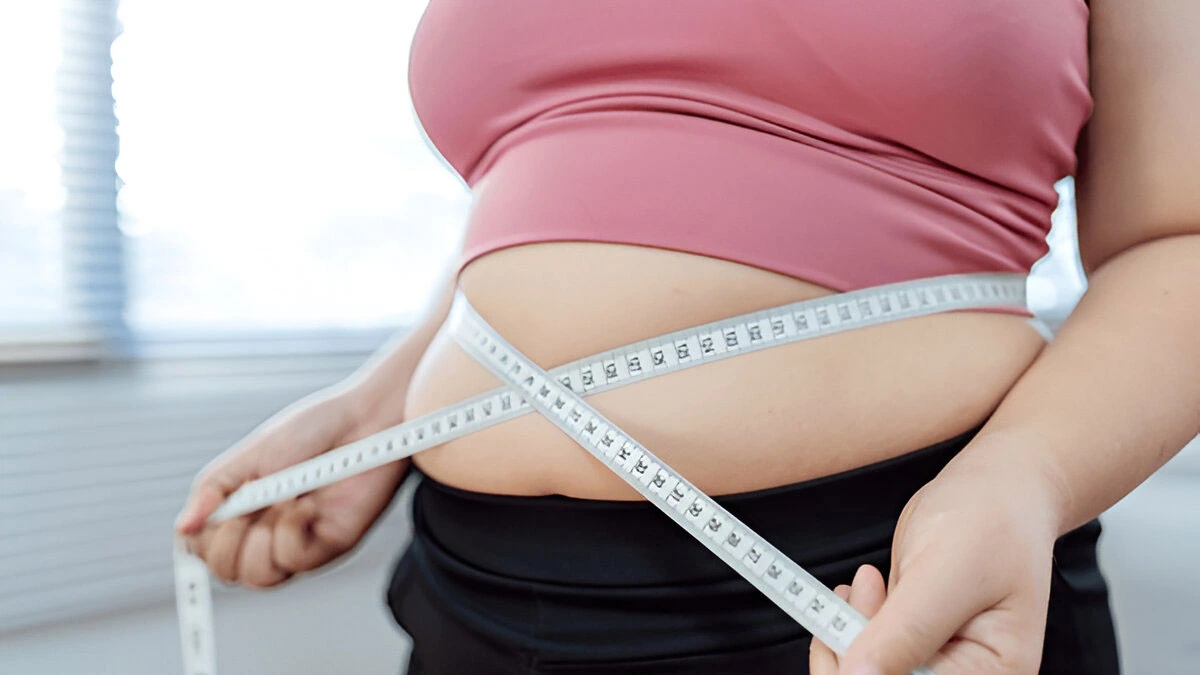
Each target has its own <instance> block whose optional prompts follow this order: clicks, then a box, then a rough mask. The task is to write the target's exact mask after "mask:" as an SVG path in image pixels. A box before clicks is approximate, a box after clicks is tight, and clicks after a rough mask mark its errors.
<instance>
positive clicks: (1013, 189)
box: [409, 0, 1092, 291]
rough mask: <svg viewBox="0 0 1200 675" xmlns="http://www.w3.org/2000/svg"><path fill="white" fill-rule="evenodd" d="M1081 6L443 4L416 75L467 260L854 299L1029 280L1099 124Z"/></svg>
mask: <svg viewBox="0 0 1200 675" xmlns="http://www.w3.org/2000/svg"><path fill="white" fill-rule="evenodd" d="M1087 21H1088V9H1087V6H1086V5H1085V3H1084V1H1083V0H970V1H966V0H926V1H922V2H898V1H897V0H859V1H858V2H830V1H829V0H778V1H770V0H602V1H601V0H505V1H501V0H432V1H431V2H430V4H429V7H428V9H427V10H426V12H425V16H424V17H423V18H422V20H421V24H420V26H419V28H418V31H417V34H416V37H415V38H414V40H413V45H412V52H411V61H410V71H409V78H410V84H411V90H412V96H413V102H414V105H415V108H416V111H417V113H418V115H419V117H420V119H421V122H422V124H423V126H424V127H425V130H426V132H427V134H428V136H429V138H430V140H431V141H432V142H433V143H434V144H435V145H436V147H437V148H438V149H439V150H440V151H441V153H442V154H443V156H444V157H445V158H446V160H447V161H448V162H449V163H450V164H451V165H452V166H453V167H454V168H455V169H456V170H457V171H458V172H459V174H461V175H462V177H463V178H464V179H465V180H466V182H467V183H468V185H470V186H471V188H472V192H473V196H474V202H473V206H472V210H471V215H470V220H469V223H468V227H467V233H466V238H465V243H464V256H463V259H462V264H464V265H465V264H466V263H467V262H469V261H470V260H472V259H474V258H476V257H478V256H480V255H484V254H486V253H488V252H491V251H495V250H497V249H500V248H503V247H507V246H514V245H519V244H527V243H533V242H546V241H569V240H575V241H596V242H613V243H625V244H638V245H643V246H653V247H659V248H665V249H673V250H678V251H686V252H690V253H697V254H701V255H705V256H710V257H715V258H722V259H726V260H732V261H736V262H739V263H744V264H747V265H753V266H756V267H760V268H764V269H768V270H772V271H775V272H780V273H783V274H786V275H789V276H792V277H795V278H799V279H803V280H806V281H810V282H812V283H816V284H819V285H822V286H826V287H829V288H832V289H835V290H839V291H846V290H852V289H856V288H862V287H867V286H873V285H877V284H883V283H889V282H894V281H901V280H906V279H913V278H920V277H930V276H937V275H942V274H951V273H960V272H979V271H1008V272H1028V271H1029V268H1030V266H1031V265H1032V264H1033V263H1034V261H1036V260H1037V259H1038V258H1039V257H1041V256H1042V255H1043V254H1044V253H1045V251H1046V244H1045V235H1046V233H1047V231H1048V230H1049V227H1050V214H1051V212H1052V211H1053V209H1054V207H1055V203H1056V199H1057V196H1056V193H1055V191H1054V187H1053V185H1054V183H1055V181H1056V180H1057V179H1059V178H1061V177H1063V176H1065V175H1068V174H1070V173H1071V172H1072V171H1073V170H1074V167H1075V152H1074V146H1075V142H1076V139H1077V137H1078V135H1079V131H1080V129H1081V127H1082V125H1083V124H1084V122H1085V120H1086V119H1087V117H1088V115H1089V114H1090V112H1091V105H1092V100H1091V97H1090V95H1089V93H1088V88H1087Z"/></svg>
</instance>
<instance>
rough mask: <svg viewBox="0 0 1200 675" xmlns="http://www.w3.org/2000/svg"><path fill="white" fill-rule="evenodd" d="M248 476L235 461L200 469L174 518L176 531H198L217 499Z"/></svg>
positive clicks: (218, 502) (221, 500) (216, 505)
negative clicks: (181, 507) (185, 500)
mask: <svg viewBox="0 0 1200 675" xmlns="http://www.w3.org/2000/svg"><path fill="white" fill-rule="evenodd" d="M249 479H250V475H249V473H248V471H247V470H246V469H240V468H239V467H238V466H237V464H236V463H234V464H231V465H228V466H222V467H220V468H216V467H214V468H213V469H211V470H206V471H204V472H203V473H202V474H201V475H200V477H199V479H198V480H197V481H196V484H195V486H194V487H193V488H192V491H191V493H190V494H189V495H188V499H187V502H186V503H185V504H184V505H183V509H182V510H181V511H180V512H179V516H178V517H176V519H175V530H176V532H178V533H179V534H182V535H185V536H187V535H194V534H197V533H198V532H200V530H202V529H203V528H204V523H205V522H206V521H207V520H208V517H209V515H211V514H212V512H213V511H215V510H216V508H217V507H218V506H220V505H221V502H223V501H225V498H226V497H228V496H229V495H230V493H232V492H233V491H234V490H236V489H237V488H238V487H239V486H240V485H241V484H242V483H244V482H246V481H247V480H249Z"/></svg>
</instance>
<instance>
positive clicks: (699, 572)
mask: <svg viewBox="0 0 1200 675" xmlns="http://www.w3.org/2000/svg"><path fill="white" fill-rule="evenodd" d="M974 433H975V430H971V431H968V432H967V433H964V434H960V435H959V436H956V437H954V438H951V439H948V440H944V441H942V442H939V443H935V444H933V445H931V446H928V447H926V448H923V449H920V450H917V451H914V452H910V453H906V454H904V455H902V456H900V457H896V458H893V459H891V460H887V461H884V462H880V463H877V464H872V465H869V466H864V467H860V468H857V469H852V470H849V471H845V472H841V473H838V474H835V475H831V476H825V477H822V478H818V479H812V480H808V481H803V482H800V483H794V484H789V485H783V486H777V487H774V488H768V489H763V490H755V491H750V492H741V493H736V494H728V495H724V496H721V497H717V498H716V499H717V501H718V502H720V503H721V504H722V505H723V506H724V507H725V508H727V509H729V511H730V512H732V513H733V514H734V515H736V516H737V517H738V518H741V519H742V520H743V521H744V522H745V523H746V524H747V525H749V526H750V527H751V528H753V529H754V530H755V531H757V532H759V533H760V534H763V535H764V536H767V537H768V538H770V540H771V542H772V543H773V544H774V545H776V546H778V547H779V548H780V549H781V550H783V551H784V552H785V553H788V554H789V555H791V556H794V557H793V559H794V560H796V561H797V562H798V563H800V564H801V565H802V566H804V567H806V568H808V567H810V566H811V567H813V568H818V569H819V568H820V566H821V565H822V564H826V563H829V562H831V561H835V560H837V561H843V560H845V559H848V558H856V557H859V556H862V555H868V554H870V553H873V552H876V551H878V550H879V549H881V548H886V547H887V546H888V545H889V544H890V541H891V536H892V534H893V532H894V530H895V526H896V520H897V519H898V518H899V516H900V513H901V511H902V510H903V509H904V506H905V504H906V503H907V502H908V500H909V499H910V498H911V497H912V495H913V494H914V493H915V492H916V491H917V490H919V489H920V488H921V487H922V486H923V485H925V484H926V483H928V482H929V481H930V480H932V479H933V478H934V477H935V476H936V475H937V473H938V472H939V471H941V469H942V468H943V467H944V466H945V465H946V463H947V462H949V461H950V459H951V458H953V457H954V455H956V454H957V453H958V452H959V451H960V450H961V449H962V448H963V447H964V446H965V445H966V444H967V442H969V441H970V439H971V438H972V437H973V436H974ZM495 450H496V451H497V452H504V451H506V449H502V448H496V449H495ZM738 463H739V462H738V461H737V460H736V458H732V457H731V458H728V460H727V464H728V465H729V466H730V467H731V468H733V467H735V466H736V465H737V464H738ZM413 503H414V506H413V513H414V522H415V527H416V529H417V530H418V531H420V532H422V533H423V535H422V536H423V537H425V538H433V539H434V540H435V542H436V545H437V547H438V548H440V549H441V550H442V551H444V552H446V553H449V554H451V555H452V556H454V557H455V558H456V559H458V560H460V561H462V562H463V563H466V564H467V565H470V566H473V567H475V568H478V569H481V570H486V571H488V572H489V573H492V574H496V575H500V576H503V577H509V578H514V579H525V580H537V581H539V582H544V583H560V584H583V585H588V586H597V587H603V586H648V585H658V584H686V583H702V582H709V581H717V580H724V579H735V578H738V577H737V574H736V573H735V572H734V571H733V570H731V569H729V567H728V566H726V565H725V564H724V563H723V562H722V561H721V560H720V559H719V558H717V557H715V556H713V555H710V554H708V553H707V552H706V551H704V550H703V549H702V548H701V547H699V546H697V545H696V542H695V541H694V540H693V539H692V538H691V537H690V536H689V535H688V534H687V533H686V532H684V531H683V530H682V529H680V528H679V527H678V526H677V525H676V524H675V523H673V522H671V521H670V520H669V519H667V518H664V517H663V516H662V514H661V513H659V512H658V511H657V509H656V508H655V507H653V506H652V505H650V504H648V503H645V502H630V501H622V500H603V499H578V498H572V497H565V496H562V495H546V496H538V497H515V496H509V495H496V494H488V493H479V492H474V491H469V490H462V489H459V488H455V487H452V486H449V485H445V484H443V483H440V482H438V481H436V480H433V479H430V478H428V477H427V476H426V477H424V479H423V480H422V482H421V483H420V484H419V485H418V487H417V490H416V493H415V496H414V502H413ZM585 541H586V542H592V543H595V544H596V545H599V542H614V543H615V542H622V541H625V542H636V543H638V544H645V543H647V542H653V545H649V546H645V545H638V546H622V545H612V546H606V547H605V548H604V555H603V556H597V555H595V550H594V549H593V547H592V546H590V545H586V544H585Z"/></svg>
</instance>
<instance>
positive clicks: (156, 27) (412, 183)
mask: <svg viewBox="0 0 1200 675" xmlns="http://www.w3.org/2000/svg"><path fill="white" fill-rule="evenodd" d="M422 8H423V3H411V2H394V1H393V0H346V1H344V2H339V3H336V5H329V4H305V3H299V4H291V5H287V6H286V7H285V6H283V5H281V4H280V3H278V2H273V1H272V2H268V1H267V0H241V1H239V2H233V1H232V0H212V1H211V2H206V3H175V2H171V3H164V2H158V1H156V0H123V1H122V2H120V4H119V7H118V2H117V0H60V1H58V2H51V1H49V0H46V1H41V0H39V1H38V2H13V3H0V92H2V93H0V96H2V97H3V98H2V100H3V102H4V104H3V105H0V360H9V361H12V360H16V361H37V362H41V361H47V360H50V361H61V360H70V361H76V360H79V359H81V358H84V359H87V360H89V361H94V362H93V363H87V364H77V363H65V364H64V363H54V364H49V365H48V364H42V363H35V364H32V365H29V364H26V365H22V366H20V367H12V366H8V365H5V364H0V402H2V404H0V563H2V564H0V587H2V588H4V589H6V594H5V602H4V603H0V634H2V633H4V632H5V631H6V630H11V629H15V628H21V627H28V626H33V625H37V624H39V623H45V622H48V621H55V620H58V619H62V618H66V617H75V616H78V615H80V614H86V613H89V612H99V611H103V612H111V611H113V609H114V608H119V607H122V606H129V605H135V604H142V603H150V602H162V601H164V600H166V599H167V598H168V597H169V590H170V588H171V583H170V574H171V566H170V546H169V543H168V542H169V539H170V533H171V520H172V518H173V516H174V514H175V513H176V511H177V510H178V508H179V507H180V505H181V502H182V499H183V498H184V496H185V495H186V494H187V489H188V485H189V483H190V482H191V479H192V476H193V475H194V474H195V472H196V471H197V470H198V469H199V468H200V467H201V466H202V465H203V464H204V463H205V462H207V461H208V460H210V459H211V458H212V457H213V456H215V455H216V454H217V453H219V452H220V451H222V450H224V449H225V448H226V447H228V446H229V445H230V444H231V443H233V442H235V441H236V440H237V439H238V438H240V437H241V436H242V435H244V434H245V433H246V432H247V431H249V430H250V429H252V428H253V427H254V426H255V425H256V424H258V423H260V422H261V421H262V420H263V419H264V418H266V417H267V416H269V415H270V414H271V413H273V412H275V411H276V410H278V409H280V408H282V407H284V406H285V405H287V404H288V403H291V402H292V401H295V400H296V399H298V398H300V397H302V396H304V395H306V394H309V393H311V392H313V391H315V390H318V389H320V388H321V387H324V386H327V385H329V384H331V383H333V382H336V381H337V380H338V379H340V378H342V377H344V376H345V375H346V374H348V373H349V372H351V371H352V370H353V369H354V368H355V367H356V366H357V365H358V364H360V363H361V362H362V360H363V358H364V356H365V354H366V352H368V351H370V350H371V349H373V348H374V347H375V346H377V345H378V343H379V342H380V341H381V340H382V339H383V338H384V337H385V336H386V335H388V334H389V333H391V332H393V330H394V329H395V327H396V326H400V325H403V324H404V323H405V322H406V320H407V318H408V317H409V316H411V314H412V313H413V312H414V311H416V310H417V309H418V308H420V307H421V306H422V305H423V304H424V302H425V300H426V297H427V296H428V294H429V292H430V291H431V287H432V284H433V283H434V280H435V278H436V276H437V272H438V270H439V269H440V268H441V267H442V266H443V265H444V264H445V263H446V262H447V261H448V260H449V258H450V257H451V256H452V254H453V250H454V249H455V247H456V244H457V241H458V238H459V237H460V233H461V229H462V224H463V222H464V220H465V217H464V216H465V212H466V208H467V204H468V200H469V194H468V192H467V190H466V189H465V187H464V186H463V185H462V184H461V182H460V181H459V180H458V179H457V178H456V177H455V176H454V175H453V174H452V173H451V172H450V171H449V170H448V169H447V168H446V167H445V166H443V165H442V164H441V163H440V162H439V160H438V158H437V156H436V154H434V153H433V152H431V151H430V149H429V147H428V146H427V145H426V143H425V141H424V140H423V135H422V133H421V131H420V129H419V127H418V125H417V124H416V120H415V118H414V115H413V113H412V111H411V106H410V104H409V101H408V94H407V87H406V81H407V78H406V71H407V63H406V55H407V50H408V44H409V42H410V40H411V34H412V31H413V30H414V29H415V26H416V23H417V20H418V17H419V15H420V12H421V11H422ZM118 120H119V122H118ZM118 141H119V143H118ZM118 151H119V152H118ZM98 525H102V526H103V527H101V528H100V529H97V528H98ZM2 640H3V637H2V636H0V641H2Z"/></svg>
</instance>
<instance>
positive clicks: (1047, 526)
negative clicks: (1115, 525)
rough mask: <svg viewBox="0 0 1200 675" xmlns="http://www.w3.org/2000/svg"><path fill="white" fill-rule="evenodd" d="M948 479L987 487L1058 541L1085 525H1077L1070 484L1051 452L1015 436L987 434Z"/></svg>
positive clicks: (954, 464)
mask: <svg viewBox="0 0 1200 675" xmlns="http://www.w3.org/2000/svg"><path fill="white" fill-rule="evenodd" d="M942 475H944V476H945V477H946V478H947V479H950V480H968V481H972V482H974V483H975V484H977V485H980V486H986V488H985V489H986V490H987V491H989V492H992V491H994V493H995V494H997V495H999V496H1001V497H1002V498H1004V499H1006V500H1007V501H1009V502H1010V503H1011V504H1013V506H1014V507H1017V508H1019V509H1020V510H1021V511H1022V513H1023V514H1024V516H1025V517H1027V518H1028V519H1030V520H1031V521H1032V523H1031V524H1035V525H1036V526H1037V527H1040V528H1041V529H1043V530H1044V531H1045V532H1047V533H1048V535H1049V536H1050V537H1052V538H1055V539H1057V538H1058V537H1059V536H1061V535H1063V534H1065V533H1066V532H1068V531H1069V530H1071V529H1073V528H1074V527H1076V526H1077V525H1079V524H1080V523H1076V522H1074V520H1075V518H1074V516H1073V515H1072V513H1073V510H1072V507H1071V504H1072V501H1073V500H1072V498H1071V493H1070V490H1069V489H1068V487H1067V486H1068V483H1067V482H1066V481H1065V480H1064V478H1063V474H1062V473H1061V471H1060V469H1059V467H1058V466H1057V464H1056V463H1055V462H1054V461H1053V454H1052V452H1051V451H1050V449H1048V448H1043V447H1039V446H1038V444H1037V443H1035V442H1033V441H1031V440H1030V439H1028V438H1024V437H1022V436H1021V435H1020V434H1017V433H1015V432H1010V431H999V430H996V431H988V430H987V429H985V430H984V431H981V432H980V433H979V435H977V436H976V437H975V439H973V440H972V441H971V442H970V444H968V445H967V447H966V448H964V449H963V451H962V452H960V453H959V455H958V456H957V457H955V458H954V459H953V460H952V461H951V462H950V464H949V465H947V467H946V469H945V470H943V472H942ZM942 475H939V479H940V478H942Z"/></svg>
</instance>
